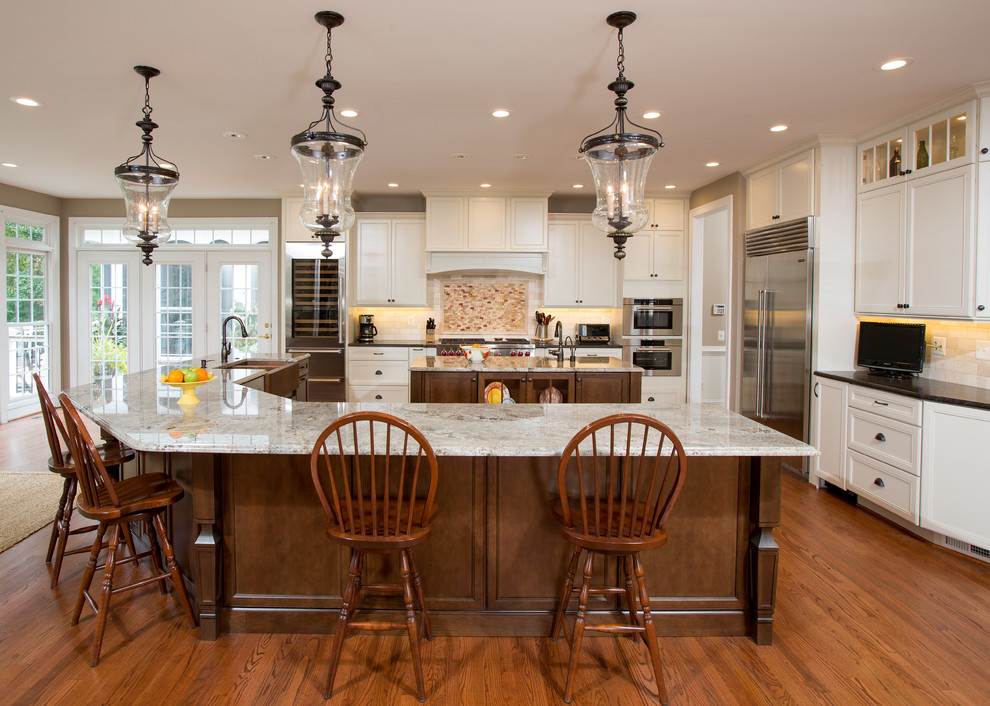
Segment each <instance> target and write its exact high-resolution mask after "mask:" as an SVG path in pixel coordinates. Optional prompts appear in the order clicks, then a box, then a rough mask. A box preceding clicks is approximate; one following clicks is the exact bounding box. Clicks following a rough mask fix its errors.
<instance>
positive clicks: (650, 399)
mask: <svg viewBox="0 0 990 706" xmlns="http://www.w3.org/2000/svg"><path fill="white" fill-rule="evenodd" d="M646 401H647V402H656V400H655V399H653V398H652V397H647V398H646Z"/></svg>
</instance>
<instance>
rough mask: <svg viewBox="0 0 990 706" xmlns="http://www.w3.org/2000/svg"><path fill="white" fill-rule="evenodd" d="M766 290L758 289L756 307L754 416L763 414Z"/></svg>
mask: <svg viewBox="0 0 990 706" xmlns="http://www.w3.org/2000/svg"><path fill="white" fill-rule="evenodd" d="M766 293H767V292H766V290H765V289H761V290H760V299H759V303H758V305H757V309H756V416H757V417H762V416H763V362H764V361H763V358H764V355H765V354H766V351H765V348H764V343H765V340H764V339H765V336H766V329H765V327H764V323H765V321H764V316H765V314H766V309H765V302H766Z"/></svg>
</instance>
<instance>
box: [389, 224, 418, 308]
mask: <svg viewBox="0 0 990 706" xmlns="http://www.w3.org/2000/svg"><path fill="white" fill-rule="evenodd" d="M425 245H426V223H424V222H423V221H400V220H396V221H394V222H393V223H392V257H391V261H392V281H393V283H394V286H393V289H392V303H393V304H398V305H401V306H426V248H425Z"/></svg>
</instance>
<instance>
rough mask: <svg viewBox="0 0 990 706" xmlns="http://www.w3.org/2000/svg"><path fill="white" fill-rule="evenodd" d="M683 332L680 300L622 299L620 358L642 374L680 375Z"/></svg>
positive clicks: (682, 310)
mask: <svg viewBox="0 0 990 706" xmlns="http://www.w3.org/2000/svg"><path fill="white" fill-rule="evenodd" d="M683 334H684V300H683V299H628V298H627V299H623V300H622V358H623V360H625V361H626V362H629V363H632V364H633V365H638V366H639V367H641V368H642V369H643V375H645V376H648V377H652V376H679V375H680V374H681V366H682V360H683V339H682V338H681V337H682V336H683Z"/></svg>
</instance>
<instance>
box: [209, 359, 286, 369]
mask: <svg viewBox="0 0 990 706" xmlns="http://www.w3.org/2000/svg"><path fill="white" fill-rule="evenodd" d="M291 363H292V361H291V360H271V359H270V358H243V359H241V360H234V361H231V362H230V363H224V364H223V365H218V366H217V368H219V369H220V370H232V369H234V368H261V369H263V370H278V369H279V368H282V367H284V366H286V365H290V364H291Z"/></svg>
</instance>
